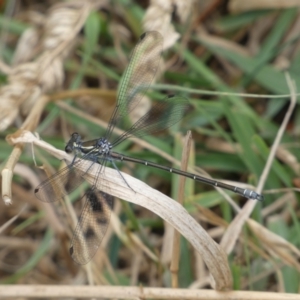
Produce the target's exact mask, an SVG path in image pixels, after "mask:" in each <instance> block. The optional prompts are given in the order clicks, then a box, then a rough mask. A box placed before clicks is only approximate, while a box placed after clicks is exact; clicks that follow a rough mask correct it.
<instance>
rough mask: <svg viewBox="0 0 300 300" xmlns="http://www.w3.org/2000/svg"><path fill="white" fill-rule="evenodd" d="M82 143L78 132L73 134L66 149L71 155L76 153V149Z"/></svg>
mask: <svg viewBox="0 0 300 300" xmlns="http://www.w3.org/2000/svg"><path fill="white" fill-rule="evenodd" d="M80 142H81V137H80V135H79V134H78V133H77V132H74V133H72V135H71V138H70V140H69V141H68V143H67V145H66V147H65V151H66V152H67V153H69V154H70V153H72V152H73V151H74V148H76V147H78V145H79V143H80Z"/></svg>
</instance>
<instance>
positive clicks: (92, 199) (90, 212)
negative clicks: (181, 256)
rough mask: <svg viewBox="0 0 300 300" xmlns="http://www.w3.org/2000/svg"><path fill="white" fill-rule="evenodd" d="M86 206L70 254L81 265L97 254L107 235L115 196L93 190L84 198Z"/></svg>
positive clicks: (75, 232) (76, 229)
mask: <svg viewBox="0 0 300 300" xmlns="http://www.w3.org/2000/svg"><path fill="white" fill-rule="evenodd" d="M83 198H85V205H84V208H83V210H82V212H81V215H80V217H79V221H78V224H77V226H76V228H75V231H74V235H73V238H72V241H71V246H70V254H71V256H72V258H73V260H74V261H75V262H77V263H78V264H80V265H84V264H86V263H88V262H89V261H90V260H91V259H92V257H93V256H94V255H95V253H96V252H97V250H98V248H99V245H100V244H101V241H102V239H103V237H104V235H105V233H106V230H107V227H108V225H109V221H110V215H111V210H112V208H113V196H111V195H109V194H107V193H104V192H101V191H99V190H97V189H96V188H91V189H90V190H88V191H87V192H86V194H85V195H84V196H83Z"/></svg>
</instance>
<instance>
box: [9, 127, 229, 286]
mask: <svg viewBox="0 0 300 300" xmlns="http://www.w3.org/2000/svg"><path fill="white" fill-rule="evenodd" d="M11 142H13V143H26V142H27V143H34V144H35V145H39V146H40V147H42V148H43V149H44V150H47V151H49V152H51V153H52V154H55V156H56V157H58V158H60V159H67V160H69V161H70V157H69V156H68V155H67V154H66V153H64V152H63V151H60V150H57V149H55V148H54V147H52V146H51V145H48V144H47V143H45V142H42V141H40V140H38V139H37V138H36V137H35V136H34V135H32V134H31V133H30V132H24V133H23V134H22V135H21V136H20V137H19V138H16V139H12V140H11ZM84 171H85V170H84ZM97 171H98V168H97V166H96V165H93V166H92V167H91V168H90V170H89V174H88V175H87V176H86V180H87V181H88V182H90V183H91V184H92V183H93V182H94V179H95V176H97ZM122 176H123V178H124V179H125V180H126V182H127V183H128V185H129V186H130V187H132V189H131V188H130V187H129V186H128V185H127V184H126V182H124V180H123V179H122V177H121V176H120V174H119V173H118V172H117V171H116V170H114V169H111V168H105V176H104V177H103V178H102V180H101V190H102V191H104V192H108V193H110V194H111V195H113V196H115V197H118V198H121V199H123V200H126V201H129V202H132V203H134V204H138V205H141V206H143V207H145V208H147V209H149V210H151V211H152V212H154V213H155V214H157V215H159V216H160V217H161V218H163V219H164V220H165V221H167V222H168V223H170V224H171V225H172V226H173V227H174V228H175V229H176V230H178V231H179V232H180V233H181V234H182V235H183V236H184V237H185V238H186V239H187V240H188V241H189V242H190V243H191V244H192V245H193V246H194V247H195V249H196V250H197V251H198V252H199V253H200V254H201V255H202V257H203V260H204V261H205V263H206V265H207V267H208V269H209V271H210V273H211V275H212V277H213V279H214V281H213V282H212V286H213V287H214V288H215V289H217V290H223V289H228V288H231V285H232V280H231V272H230V269H229V266H228V262H227V256H226V254H225V253H224V251H223V249H222V248H221V247H220V246H219V245H218V244H217V243H216V242H215V241H214V240H213V239H211V237H210V236H209V235H208V233H207V232H206V231H205V230H204V229H203V228H202V227H201V226H200V225H199V224H198V223H197V222H196V221H195V220H194V219H193V218H192V217H191V216H190V215H189V214H188V213H187V211H186V210H185V209H184V208H183V207H182V206H181V205H180V204H179V203H177V202H176V201H173V200H172V199H171V198H169V197H167V196H165V195H164V194H162V193H160V192H158V191H157V190H154V189H152V188H151V187H149V186H148V185H147V184H145V183H144V182H142V181H140V180H137V179H135V178H133V177H131V176H129V175H127V174H125V173H122Z"/></svg>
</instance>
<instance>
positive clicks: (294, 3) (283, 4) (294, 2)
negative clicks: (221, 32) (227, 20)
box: [228, 0, 300, 13]
mask: <svg viewBox="0 0 300 300" xmlns="http://www.w3.org/2000/svg"><path fill="white" fill-rule="evenodd" d="M299 6H300V2H299V0H289V1H282V0H252V1H244V0H230V1H229V3H228V9H229V11H230V12H231V13H241V12H245V11H252V10H260V9H283V8H289V7H299Z"/></svg>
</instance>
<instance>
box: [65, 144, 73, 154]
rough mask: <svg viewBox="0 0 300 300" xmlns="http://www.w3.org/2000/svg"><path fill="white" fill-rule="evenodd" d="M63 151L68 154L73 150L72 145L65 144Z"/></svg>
mask: <svg viewBox="0 0 300 300" xmlns="http://www.w3.org/2000/svg"><path fill="white" fill-rule="evenodd" d="M65 151H66V152H67V153H68V154H70V153H72V152H73V147H71V146H70V145H67V146H66V147H65Z"/></svg>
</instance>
